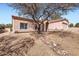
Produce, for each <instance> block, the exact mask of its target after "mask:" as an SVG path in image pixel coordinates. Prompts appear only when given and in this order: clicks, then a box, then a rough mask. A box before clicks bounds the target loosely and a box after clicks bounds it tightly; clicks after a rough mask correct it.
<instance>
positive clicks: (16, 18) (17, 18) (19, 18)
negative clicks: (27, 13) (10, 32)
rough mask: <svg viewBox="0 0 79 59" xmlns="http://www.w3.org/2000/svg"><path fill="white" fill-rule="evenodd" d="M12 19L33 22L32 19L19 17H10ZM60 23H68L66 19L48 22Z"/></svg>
mask: <svg viewBox="0 0 79 59" xmlns="http://www.w3.org/2000/svg"><path fill="white" fill-rule="evenodd" d="M12 19H14V20H24V21H31V22H34V20H32V19H26V18H23V17H19V16H12ZM61 21H67V23H69V21H68V20H66V19H58V20H48V22H49V23H56V22H61Z"/></svg>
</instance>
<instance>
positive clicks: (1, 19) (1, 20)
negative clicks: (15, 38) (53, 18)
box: [0, 4, 79, 24]
mask: <svg viewBox="0 0 79 59" xmlns="http://www.w3.org/2000/svg"><path fill="white" fill-rule="evenodd" d="M12 15H17V13H16V12H15V10H13V9H12V8H11V7H9V6H8V5H6V4H0V24H8V23H12V18H11V16H12ZM63 17H64V18H67V19H68V20H69V21H70V22H71V23H74V24H75V23H78V22H79V10H75V11H73V12H69V13H68V14H67V15H64V16H63Z"/></svg>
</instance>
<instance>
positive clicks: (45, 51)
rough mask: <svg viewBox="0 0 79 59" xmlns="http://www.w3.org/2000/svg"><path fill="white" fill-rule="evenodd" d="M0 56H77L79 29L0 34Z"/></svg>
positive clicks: (78, 53) (78, 52)
mask: <svg viewBox="0 0 79 59" xmlns="http://www.w3.org/2000/svg"><path fill="white" fill-rule="evenodd" d="M0 55H1V56H5V55H6V56H7V55H8V56H79V28H70V29H69V30H68V31H63V32H62V31H61V32H44V33H42V34H37V33H35V32H33V33H32V32H31V33H3V34H0Z"/></svg>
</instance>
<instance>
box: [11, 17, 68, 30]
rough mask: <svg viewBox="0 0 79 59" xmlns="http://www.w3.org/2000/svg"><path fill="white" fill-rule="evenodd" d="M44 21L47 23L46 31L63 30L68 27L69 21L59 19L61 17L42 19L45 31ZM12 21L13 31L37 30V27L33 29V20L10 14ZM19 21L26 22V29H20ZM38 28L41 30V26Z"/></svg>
mask: <svg viewBox="0 0 79 59" xmlns="http://www.w3.org/2000/svg"><path fill="white" fill-rule="evenodd" d="M46 22H48V23H49V24H48V29H47V31H62V30H64V31H65V30H67V29H68V25H69V22H68V21H67V20H61V19H60V20H59V19H58V20H50V21H44V31H46ZM12 23H13V32H27V31H37V29H35V22H34V21H33V20H31V19H26V18H22V17H17V16H12ZM20 23H25V24H27V29H21V28H20ZM40 26H42V25H40ZM40 30H42V28H41V29H40Z"/></svg>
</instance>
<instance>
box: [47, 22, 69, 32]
mask: <svg viewBox="0 0 79 59" xmlns="http://www.w3.org/2000/svg"><path fill="white" fill-rule="evenodd" d="M63 22H65V23H67V24H63ZM67 29H68V22H66V21H61V22H55V23H49V25H48V31H55V30H59V31H61V30H67Z"/></svg>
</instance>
